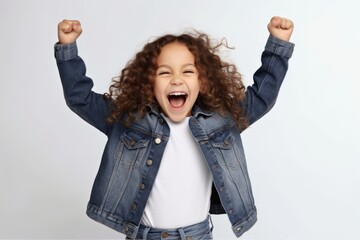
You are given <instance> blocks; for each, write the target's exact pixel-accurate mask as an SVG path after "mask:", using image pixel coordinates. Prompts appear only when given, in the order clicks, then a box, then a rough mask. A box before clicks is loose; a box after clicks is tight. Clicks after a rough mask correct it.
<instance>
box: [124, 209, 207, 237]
mask: <svg viewBox="0 0 360 240" xmlns="http://www.w3.org/2000/svg"><path fill="white" fill-rule="evenodd" d="M210 225H211V226H210ZM212 229H213V225H212V222H211V218H210V215H209V217H208V218H207V219H205V220H204V221H202V222H200V223H196V224H194V225H190V226H187V227H183V228H178V229H160V228H150V227H146V226H143V225H140V227H139V231H138V233H137V236H136V238H135V239H147V240H211V239H213V238H212ZM126 239H131V238H128V237H127V238H126Z"/></svg>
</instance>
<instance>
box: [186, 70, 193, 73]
mask: <svg viewBox="0 0 360 240" xmlns="http://www.w3.org/2000/svg"><path fill="white" fill-rule="evenodd" d="M184 73H194V71H193V70H186V71H184Z"/></svg>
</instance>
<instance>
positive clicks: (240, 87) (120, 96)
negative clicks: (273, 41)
mask: <svg viewBox="0 0 360 240" xmlns="http://www.w3.org/2000/svg"><path fill="white" fill-rule="evenodd" d="M172 42H179V43H183V44H185V45H186V46H187V48H188V49H189V51H190V52H191V53H192V54H193V56H194V58H195V66H196V68H197V70H198V72H199V79H201V80H202V91H201V92H200V93H199V96H198V99H197V100H196V103H195V104H197V105H198V106H199V107H200V108H201V109H203V110H210V111H216V112H217V113H219V114H221V115H224V114H226V113H230V114H231V115H232V117H233V118H234V120H235V122H236V124H237V126H238V127H239V128H240V129H245V128H246V127H247V126H248V122H247V119H246V118H245V115H244V112H243V109H242V108H241V106H240V103H241V101H242V100H243V99H244V96H245V86H244V84H243V81H242V77H241V74H240V73H239V72H238V71H237V68H236V66H235V65H234V64H230V63H228V62H224V61H222V60H221V58H220V56H219V55H218V52H219V48H220V47H222V46H223V47H226V48H230V47H229V46H228V45H227V42H226V39H223V40H222V41H221V42H220V43H218V44H215V45H213V44H211V39H210V38H209V37H208V35H206V34H204V33H195V34H191V33H185V34H181V35H177V36H176V35H165V36H162V37H160V38H157V39H156V40H154V41H152V42H150V43H147V44H146V45H145V46H144V48H143V49H142V51H140V52H138V53H137V54H136V55H135V58H134V59H132V60H130V61H129V62H128V63H127V65H126V67H125V68H124V69H123V70H122V71H121V75H120V77H117V78H114V79H113V80H112V83H111V85H110V87H109V94H105V97H106V98H108V99H111V101H112V102H113V104H114V108H113V109H112V112H111V115H110V116H109V117H108V121H109V122H110V123H113V122H114V121H116V120H117V119H118V118H119V117H120V116H121V115H122V114H127V115H128V117H127V120H126V123H127V124H128V125H131V123H133V122H134V120H135V118H136V117H135V115H137V114H139V113H140V117H144V116H145V114H146V111H147V106H148V105H157V102H156V99H155V96H154V92H153V85H152V79H153V77H154V76H155V72H156V69H157V63H156V61H157V58H158V56H159V54H160V52H161V48H162V47H164V46H165V45H167V44H169V43H172Z"/></svg>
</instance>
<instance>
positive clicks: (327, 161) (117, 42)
mask: <svg viewBox="0 0 360 240" xmlns="http://www.w3.org/2000/svg"><path fill="white" fill-rule="evenodd" d="M358 5H359V3H358V1H356V0H343V1H331V0H329V1H320V0H313V1H309V2H304V1H291V0H270V1H265V0H262V1H260V0H254V1H235V0H233V1H230V0H212V1H209V0H207V1H205V0H204V1H200V0H198V1H196V0H183V1H180V0H178V1H175V0H153V1H146V0H143V1H140V0H135V1H130V0H127V1H121V0H117V1H115V0H112V1H100V0H82V1H73V0H71V1H70V0H63V1H54V0H32V1H26V0H23V1H20V0H0V32H1V33H0V41H1V42H0V43H1V44H0V114H1V122H0V123H1V124H0V158H1V159H0V238H3V239H8V238H13V239H14V238H15V239H24V238H32V239H40V238H43V239H44V238H46V239H55V238H72V239H120V238H123V235H121V234H119V233H117V232H115V231H113V230H111V229H109V228H107V227H105V226H102V225H101V224H98V223H96V222H94V221H92V220H90V219H89V218H88V217H87V216H86V215H85V209H86V204H87V201H88V199H89V195H90V190H91V187H92V183H93V180H94V178H95V175H96V173H97V170H98V166H99V163H100V158H101V154H102V150H103V147H104V144H105V141H106V137H105V136H104V135H102V133H100V132H99V131H97V130H96V129H94V128H93V127H91V126H90V125H88V124H87V123H85V122H83V121H82V120H81V119H80V118H79V117H77V116H76V115H75V114H74V113H72V112H71V111H70V110H69V109H68V108H67V107H66V105H65V101H64V99H63V94H62V89H61V85H60V79H59V76H58V72H57V68H56V64H55V59H54V57H53V45H54V43H55V42H56V41H57V24H58V22H59V21H61V20H62V19H65V18H66V19H79V20H80V21H81V22H82V26H83V29H84V32H83V34H82V36H81V38H80V39H79V40H78V46H79V52H80V55H81V56H82V57H83V58H84V60H85V62H86V63H87V68H88V75H89V76H91V77H92V78H93V80H94V81H95V88H94V89H95V90H96V91H98V92H101V93H103V92H106V91H107V88H108V86H109V83H110V80H111V78H112V77H114V76H117V75H118V74H119V72H120V70H121V69H122V68H123V67H124V65H125V64H126V62H127V61H128V60H129V59H130V58H131V57H132V56H133V55H134V54H135V53H136V52H137V51H139V50H140V48H141V47H142V46H143V44H144V43H146V42H147V41H148V40H151V39H153V38H154V37H156V36H159V35H162V34H164V33H180V32H182V31H184V30H187V29H191V28H195V29H197V30H200V31H203V32H206V33H208V34H210V35H211V36H212V37H213V38H214V39H218V40H219V39H221V38H222V37H226V38H227V40H228V42H229V44H230V45H231V46H234V47H236V49H235V50H233V51H226V53H225V55H226V56H227V57H228V58H229V59H231V60H232V61H233V62H234V63H236V64H237V66H238V67H239V70H240V71H241V73H242V74H243V76H244V79H245V82H246V83H247V84H251V82H252V74H253V73H254V71H255V70H256V69H257V68H258V67H259V65H260V54H261V52H262V50H263V48H264V44H265V42H266V39H267V36H268V32H267V29H266V25H267V23H268V21H269V20H270V18H271V17H272V16H273V15H280V16H286V17H288V18H291V19H292V20H293V21H294V23H295V31H294V34H293V37H292V41H293V42H294V43H295V44H296V47H295V52H294V55H293V58H292V59H291V60H290V68H289V72H288V75H287V77H286V80H285V82H284V84H283V87H282V89H281V92H280V95H279V98H278V101H277V104H276V105H275V107H274V108H273V110H272V111H271V112H270V113H269V114H267V115H266V116H265V117H263V118H262V119H261V120H259V121H258V122H257V123H255V124H254V125H253V126H251V127H250V128H249V129H248V130H246V131H245V132H244V133H243V140H244V145H245V151H246V154H247V161H248V167H249V171H250V176H251V180H252V185H253V190H254V195H255V200H256V204H257V207H258V218H259V220H258V222H257V224H256V225H255V226H254V227H253V228H252V229H251V230H250V231H249V232H247V233H246V234H245V235H244V236H243V237H242V238H241V239H244V240H297V239H299V240H325V239H326V240H338V239H342V240H350V239H351V240H355V239H360V230H359V227H358V224H359V223H360V206H359V202H360V192H359V184H360V163H359V160H360V150H359V149H360V148H359V146H360V127H359V123H360V108H359V103H360V94H359V92H360V83H359V80H360V79H359V60H358V59H359V56H360V47H359V43H360V31H359V24H360V15H359V12H358V10H359V6H358ZM213 222H214V225H215V229H214V238H215V239H235V237H234V235H233V233H232V231H231V228H230V224H229V222H228V219H227V217H226V216H225V215H224V216H213Z"/></svg>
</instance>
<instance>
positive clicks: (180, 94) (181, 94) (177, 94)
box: [169, 92, 185, 96]
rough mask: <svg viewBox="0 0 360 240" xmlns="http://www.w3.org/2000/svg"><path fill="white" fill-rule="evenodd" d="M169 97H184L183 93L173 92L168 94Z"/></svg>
mask: <svg viewBox="0 0 360 240" xmlns="http://www.w3.org/2000/svg"><path fill="white" fill-rule="evenodd" d="M169 95H170V96H183V95H185V93H183V92H174V93H170V94H169Z"/></svg>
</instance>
